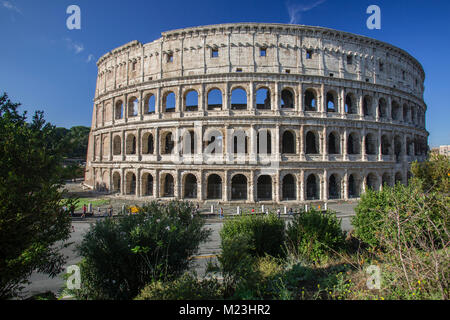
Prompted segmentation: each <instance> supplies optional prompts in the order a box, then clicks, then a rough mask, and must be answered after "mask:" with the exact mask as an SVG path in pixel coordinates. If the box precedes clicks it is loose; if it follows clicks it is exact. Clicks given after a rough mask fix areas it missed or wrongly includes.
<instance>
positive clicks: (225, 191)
mask: <svg viewBox="0 0 450 320" xmlns="http://www.w3.org/2000/svg"><path fill="white" fill-rule="evenodd" d="M230 188H231V186H230ZM230 188H228V170H226V171H225V172H224V174H223V183H222V189H223V190H222V191H223V193H222V199H223V201H225V202H228V201H230V197H229V192H228V189H230Z"/></svg>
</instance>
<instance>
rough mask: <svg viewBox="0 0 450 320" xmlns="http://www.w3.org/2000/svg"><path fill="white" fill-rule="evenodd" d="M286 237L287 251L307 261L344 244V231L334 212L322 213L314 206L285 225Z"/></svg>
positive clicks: (320, 257)
mask: <svg viewBox="0 0 450 320" xmlns="http://www.w3.org/2000/svg"><path fill="white" fill-rule="evenodd" d="M286 238H287V239H286V247H287V249H288V251H290V252H291V253H293V254H295V255H298V256H300V257H303V258H305V259H307V260H309V261H320V260H321V259H324V258H325V257H326V254H327V253H329V252H333V251H337V250H340V249H342V248H343V247H344V245H345V233H344V232H343V231H342V230H341V224H340V220H338V219H337V218H336V214H335V213H333V212H331V211H327V212H326V213H325V214H322V213H321V212H320V211H318V210H316V209H315V208H312V209H311V210H310V211H308V212H301V213H300V214H298V215H296V216H295V217H294V219H293V220H292V222H291V223H289V225H288V227H287V231H286Z"/></svg>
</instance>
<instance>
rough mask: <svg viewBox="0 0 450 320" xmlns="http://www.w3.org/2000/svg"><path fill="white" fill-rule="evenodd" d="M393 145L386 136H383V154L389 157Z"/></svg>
mask: <svg viewBox="0 0 450 320" xmlns="http://www.w3.org/2000/svg"><path fill="white" fill-rule="evenodd" d="M390 147H391V144H390V142H389V139H388V137H387V136H386V135H383V136H381V154H382V155H383V156H387V155H389V153H390Z"/></svg>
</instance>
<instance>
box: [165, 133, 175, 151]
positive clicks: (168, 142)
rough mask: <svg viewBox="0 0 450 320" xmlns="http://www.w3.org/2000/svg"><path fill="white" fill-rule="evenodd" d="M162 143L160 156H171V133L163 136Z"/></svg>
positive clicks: (172, 145) (172, 144) (172, 143)
mask: <svg viewBox="0 0 450 320" xmlns="http://www.w3.org/2000/svg"><path fill="white" fill-rule="evenodd" d="M163 143H164V144H163V149H162V151H163V152H162V154H171V153H172V152H173V149H174V146H175V143H174V141H173V139H172V132H167V133H166V134H165V135H164V136H163Z"/></svg>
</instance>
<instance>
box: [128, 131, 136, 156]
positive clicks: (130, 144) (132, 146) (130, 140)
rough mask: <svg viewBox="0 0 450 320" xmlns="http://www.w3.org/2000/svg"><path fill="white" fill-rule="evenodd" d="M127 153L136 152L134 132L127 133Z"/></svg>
mask: <svg viewBox="0 0 450 320" xmlns="http://www.w3.org/2000/svg"><path fill="white" fill-rule="evenodd" d="M126 148H127V154H130V155H132V154H136V136H135V135H134V134H129V135H127V147H126Z"/></svg>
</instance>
